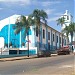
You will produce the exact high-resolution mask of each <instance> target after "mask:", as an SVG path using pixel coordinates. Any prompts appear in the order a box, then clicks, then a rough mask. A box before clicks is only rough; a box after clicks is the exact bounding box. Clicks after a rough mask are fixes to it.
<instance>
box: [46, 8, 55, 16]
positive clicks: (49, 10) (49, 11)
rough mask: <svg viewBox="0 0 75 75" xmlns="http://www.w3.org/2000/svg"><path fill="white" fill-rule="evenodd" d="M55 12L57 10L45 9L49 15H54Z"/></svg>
mask: <svg viewBox="0 0 75 75" xmlns="http://www.w3.org/2000/svg"><path fill="white" fill-rule="evenodd" d="M54 11H55V9H45V12H46V13H47V14H48V15H49V14H52V13H53V12H54Z"/></svg>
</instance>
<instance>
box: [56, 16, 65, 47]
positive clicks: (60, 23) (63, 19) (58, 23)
mask: <svg viewBox="0 0 75 75" xmlns="http://www.w3.org/2000/svg"><path fill="white" fill-rule="evenodd" d="M56 21H57V25H61V26H62V25H63V24H64V23H65V18H64V17H61V18H59V19H58V20H56ZM62 47H63V33H62Z"/></svg>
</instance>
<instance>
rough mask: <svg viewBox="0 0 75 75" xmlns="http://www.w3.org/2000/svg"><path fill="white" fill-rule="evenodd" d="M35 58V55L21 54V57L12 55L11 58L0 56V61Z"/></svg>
mask: <svg viewBox="0 0 75 75" xmlns="http://www.w3.org/2000/svg"><path fill="white" fill-rule="evenodd" d="M32 58H37V56H36V55H35V56H29V57H28V56H22V57H12V58H0V61H14V60H22V59H32Z"/></svg>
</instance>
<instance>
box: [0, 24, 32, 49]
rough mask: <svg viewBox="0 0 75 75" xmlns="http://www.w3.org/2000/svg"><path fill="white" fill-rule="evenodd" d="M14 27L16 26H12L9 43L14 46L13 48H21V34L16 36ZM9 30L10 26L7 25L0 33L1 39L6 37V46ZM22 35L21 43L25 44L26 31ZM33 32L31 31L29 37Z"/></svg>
mask: <svg viewBox="0 0 75 75" xmlns="http://www.w3.org/2000/svg"><path fill="white" fill-rule="evenodd" d="M13 25H15V24H10V34H9V36H10V39H9V42H10V43H12V46H13V47H17V48H18V47H20V33H19V34H16V35H15V33H14V29H13ZM8 28H9V25H5V26H4V27H3V28H2V29H1V31H0V37H4V43H5V44H8V37H9V36H8ZM21 32H22V35H21V43H22V42H25V41H26V40H25V39H24V37H23V35H24V33H23V32H24V31H23V30H22V31H21ZM31 34H32V33H31V30H29V35H31Z"/></svg>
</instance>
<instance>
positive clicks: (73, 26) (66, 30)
mask: <svg viewBox="0 0 75 75" xmlns="http://www.w3.org/2000/svg"><path fill="white" fill-rule="evenodd" d="M62 32H63V33H66V35H67V36H68V35H69V34H70V35H71V46H72V41H73V36H74V32H75V23H73V22H71V23H70V24H69V26H66V27H65V28H64V29H63V30H62Z"/></svg>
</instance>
